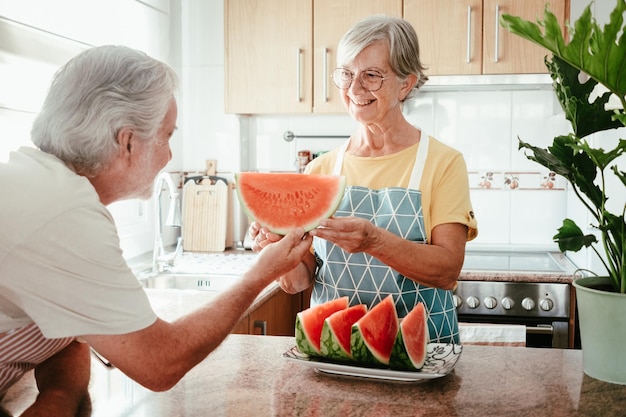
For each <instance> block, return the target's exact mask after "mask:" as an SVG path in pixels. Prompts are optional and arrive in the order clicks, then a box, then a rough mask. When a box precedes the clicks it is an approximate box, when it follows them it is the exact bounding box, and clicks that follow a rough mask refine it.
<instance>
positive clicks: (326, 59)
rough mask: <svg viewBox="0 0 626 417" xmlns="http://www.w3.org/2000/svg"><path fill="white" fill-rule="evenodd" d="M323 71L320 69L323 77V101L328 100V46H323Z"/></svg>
mask: <svg viewBox="0 0 626 417" xmlns="http://www.w3.org/2000/svg"><path fill="white" fill-rule="evenodd" d="M322 61H323V64H322V65H324V71H322V74H323V77H324V102H325V103H326V102H328V48H324V58H323V60H322Z"/></svg>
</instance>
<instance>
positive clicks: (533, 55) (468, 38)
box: [404, 0, 569, 75]
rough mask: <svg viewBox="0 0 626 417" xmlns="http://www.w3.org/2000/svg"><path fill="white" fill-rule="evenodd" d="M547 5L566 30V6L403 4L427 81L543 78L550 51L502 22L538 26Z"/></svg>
mask: <svg viewBox="0 0 626 417" xmlns="http://www.w3.org/2000/svg"><path fill="white" fill-rule="evenodd" d="M546 3H549V7H550V10H551V11H552V12H553V13H554V14H555V15H556V16H557V17H558V19H559V21H560V22H561V23H562V24H564V22H565V17H566V13H569V7H568V4H569V3H568V0H522V1H520V0H405V1H404V18H405V19H407V20H408V21H409V22H411V23H412V24H413V26H414V27H415V30H416V32H417V35H418V37H419V40H420V49H421V51H420V55H421V58H422V61H423V63H424V65H426V66H427V67H428V71H427V74H429V75H468V74H532V73H545V72H547V70H546V67H545V64H544V57H545V56H546V55H547V51H546V50H545V49H543V48H541V47H538V46H535V45H534V44H532V43H531V42H530V41H527V40H525V39H523V38H521V37H519V36H516V35H513V34H511V33H509V32H508V31H507V30H506V29H504V28H503V27H502V26H501V25H500V23H499V16H501V15H502V14H504V13H507V14H511V15H514V16H521V17H523V18H525V19H527V20H532V21H536V20H537V18H539V17H543V14H544V10H545V5H546ZM496 48H497V53H496Z"/></svg>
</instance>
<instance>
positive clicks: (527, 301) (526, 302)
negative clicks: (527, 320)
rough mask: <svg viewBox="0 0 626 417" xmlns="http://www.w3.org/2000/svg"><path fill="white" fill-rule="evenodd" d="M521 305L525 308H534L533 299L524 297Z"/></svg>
mask: <svg viewBox="0 0 626 417" xmlns="http://www.w3.org/2000/svg"><path fill="white" fill-rule="evenodd" d="M522 307H524V309H525V310H528V311H530V310H532V309H533V308H535V301H534V300H533V299H532V298H530V297H526V298H524V299H523V300H522Z"/></svg>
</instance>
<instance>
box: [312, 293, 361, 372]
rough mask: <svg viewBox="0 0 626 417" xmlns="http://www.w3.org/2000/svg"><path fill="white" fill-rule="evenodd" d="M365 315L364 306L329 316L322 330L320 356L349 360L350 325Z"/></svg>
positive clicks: (359, 305) (357, 306) (350, 308)
mask: <svg viewBox="0 0 626 417" xmlns="http://www.w3.org/2000/svg"><path fill="white" fill-rule="evenodd" d="M365 313H367V306H366V305H365V304H358V305H355V306H352V307H348V308H346V309H345V310H341V311H337V312H336V313H333V314H331V315H330V316H329V317H328V318H327V319H326V320H325V321H324V327H323V329H322V337H321V343H320V350H321V352H322V355H323V356H325V357H328V358H332V359H340V360H341V359H350V358H351V357H352V354H351V353H350V336H351V334H352V325H353V324H354V323H356V322H357V321H358V320H359V319H360V318H361V317H363V316H364V315H365Z"/></svg>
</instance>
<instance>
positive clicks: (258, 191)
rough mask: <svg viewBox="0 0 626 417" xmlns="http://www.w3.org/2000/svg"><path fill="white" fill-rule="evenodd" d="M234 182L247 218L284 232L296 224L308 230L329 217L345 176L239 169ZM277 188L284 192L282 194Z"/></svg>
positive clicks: (338, 200)
mask: <svg viewBox="0 0 626 417" xmlns="http://www.w3.org/2000/svg"><path fill="white" fill-rule="evenodd" d="M235 183H236V189H237V196H238V197H239V202H240V203H241V207H242V209H243V211H244V212H245V213H246V215H247V216H248V218H249V219H250V220H252V221H256V222H258V223H259V224H260V225H262V226H263V227H265V228H266V229H268V230H269V231H270V232H273V233H276V234H279V235H286V234H287V233H289V231H291V230H293V229H296V228H299V227H301V228H303V229H304V231H305V232H308V231H309V230H312V229H315V228H316V227H318V226H319V224H320V221H321V220H323V219H326V218H329V217H331V216H332V215H333V214H334V213H335V211H337V207H339V203H340V202H341V199H342V198H343V194H344V190H345V187H346V178H345V177H343V176H338V175H323V174H311V175H304V174H298V173H276V172H239V173H236V174H235ZM285 184H287V185H285ZM248 186H249V187H248ZM253 186H254V187H253ZM279 187H281V188H283V190H279V189H278V188H279ZM306 187H308V188H306ZM244 188H245V190H244ZM284 188H288V189H284ZM280 192H282V193H283V194H285V195H284V196H282V197H281V196H280V195H279V194H280ZM330 193H332V194H330ZM279 198H280V199H281V201H279V200H278V199H279Z"/></svg>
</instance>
